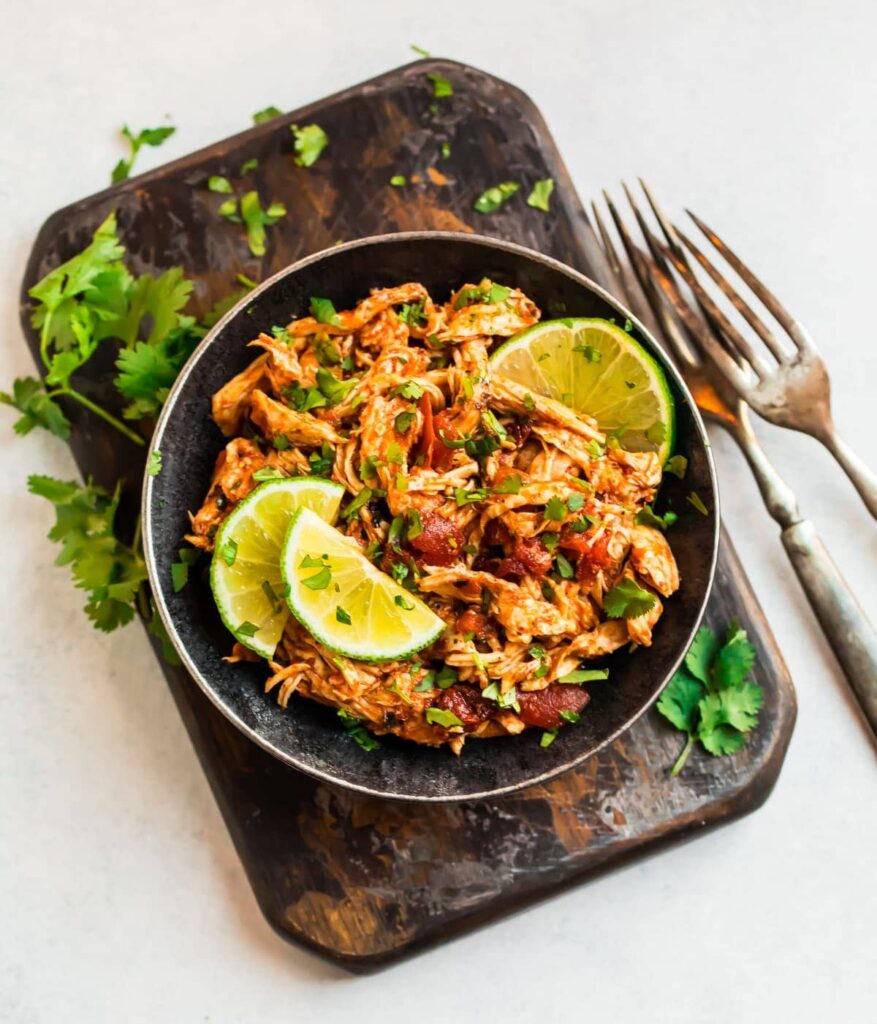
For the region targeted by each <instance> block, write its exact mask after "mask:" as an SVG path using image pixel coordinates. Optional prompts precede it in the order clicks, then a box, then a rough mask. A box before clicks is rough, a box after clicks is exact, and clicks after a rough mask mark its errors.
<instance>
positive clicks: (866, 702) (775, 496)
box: [722, 402, 877, 742]
mask: <svg viewBox="0 0 877 1024" xmlns="http://www.w3.org/2000/svg"><path fill="white" fill-rule="evenodd" d="M734 412H735V416H734V418H733V419H732V420H726V421H724V422H722V426H724V428H725V429H726V430H727V431H728V432H729V433H730V434H731V436H732V437H733V438H734V440H735V441H736V442H737V444H738V445H739V446H740V450H741V451H742V452H743V454H744V455H745V457H746V461H747V462H748V463H749V468H750V469H751V470H752V474H753V476H754V477H755V481H756V483H757V484H758V489H759V490H760V491H761V496H762V498H764V504H765V505H766V506H767V510H768V512H770V514H771V516H772V517H773V518H774V520H776V522H777V523H778V524H779V526H780V529H781V531H782V533H781V536H782V541H783V546H784V547H785V549H786V553H787V554H788V556H789V560H790V561H791V563H792V568H793V569H794V570H795V574H796V575H797V577H798V579H799V581H800V583H801V586H802V587H803V588H804V593H805V594H806V595H807V600H808V601H809V602H810V607H811V608H812V609H813V613H814V614H815V615H816V618H817V619H818V620H819V625H820V626H821V627H822V632H823V633H824V634H825V638H826V640H828V642H829V644H830V645H831V649H832V650H833V651H834V653H835V656H836V657H837V660H838V661H839V662H840V666H841V668H842V669H843V673H844V676H845V677H846V680H847V683H848V684H849V687H850V689H851V690H852V691H853V695H854V696H855V698H856V700H857V702H858V704H859V707H860V708H861V709H862V714H863V715H864V716H865V719H866V720H867V722H868V725H869V726H870V727H871V733H872V737H873V739H874V740H875V742H877V633H875V631H874V627H873V626H872V625H871V623H870V622H869V621H868V619H867V617H866V615H865V613H864V612H863V611H862V609H861V607H860V606H859V603H858V602H857V601H856V599H855V598H854V597H853V595H852V592H851V591H850V588H849V587H848V586H847V585H846V583H845V582H844V579H843V577H842V576H841V574H840V571H839V570H838V568H837V566H836V565H835V564H834V561H833V560H832V557H831V555H830V554H829V553H828V551H827V550H826V547H825V545H824V544H823V543H822V540H821V539H820V537H819V534H818V533H817V532H816V527H815V526H814V525H813V523H811V522H810V520H809V519H802V518H801V513H800V511H799V509H798V502H797V499H796V498H795V493H794V491H793V490H792V489H791V487H789V485H788V484H787V483H786V482H785V480H783V478H782V477H781V476H780V474H779V473H778V472H777V470H776V468H775V467H774V465H773V463H772V462H771V461H770V459H769V458H768V457H767V453H766V452H765V450H764V449H763V448H762V447H761V444H760V442H759V440H758V438H757V437H756V436H755V433H754V431H753V429H752V423H751V421H750V418H749V409H748V407H747V406H746V405H745V404H744V403H743V402H738V403H737V405H736V407H735V410H734Z"/></svg>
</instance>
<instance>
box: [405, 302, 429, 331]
mask: <svg viewBox="0 0 877 1024" xmlns="http://www.w3.org/2000/svg"><path fill="white" fill-rule="evenodd" d="M399 319H400V320H401V321H402V323H404V324H408V325H409V327H420V326H422V325H423V324H425V323H426V321H427V319H428V318H427V315H426V313H424V312H423V299H421V300H420V301H419V302H406V303H404V304H403V305H402V308H401V309H400V310H399Z"/></svg>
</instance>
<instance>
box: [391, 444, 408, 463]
mask: <svg viewBox="0 0 877 1024" xmlns="http://www.w3.org/2000/svg"><path fill="white" fill-rule="evenodd" d="M404 458H405V456H404V454H403V452H402V448H401V447H400V445H399V442H398V441H391V442H390V443H389V444H388V445H387V462H389V463H390V464H392V465H394V466H400V465H401V464H402V462H403V461H404Z"/></svg>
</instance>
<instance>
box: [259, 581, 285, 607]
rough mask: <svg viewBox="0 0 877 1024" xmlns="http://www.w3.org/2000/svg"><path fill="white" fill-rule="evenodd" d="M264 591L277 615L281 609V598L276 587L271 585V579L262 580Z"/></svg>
mask: <svg viewBox="0 0 877 1024" xmlns="http://www.w3.org/2000/svg"><path fill="white" fill-rule="evenodd" d="M262 593H263V594H264V595H265V597H266V598H267V599H268V603H269V604H270V605H271V609H272V611H273V612H274V614H275V615H276V614H277V613H278V612H279V611H280V609H281V604H280V598H279V597H278V596H277V593H276V591H275V590H274V587H272V586H271V581H270V580H262Z"/></svg>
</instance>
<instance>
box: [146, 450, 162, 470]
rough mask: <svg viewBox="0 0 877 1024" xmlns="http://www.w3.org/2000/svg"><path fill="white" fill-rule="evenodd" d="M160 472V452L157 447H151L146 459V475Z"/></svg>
mask: <svg viewBox="0 0 877 1024" xmlns="http://www.w3.org/2000/svg"><path fill="white" fill-rule="evenodd" d="M160 472H161V452H160V451H159V450H158V448H153V449H152V451H151V452H150V453H149V458H148V459H147V460H146V475H147V476H158V474H159V473H160Z"/></svg>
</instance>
